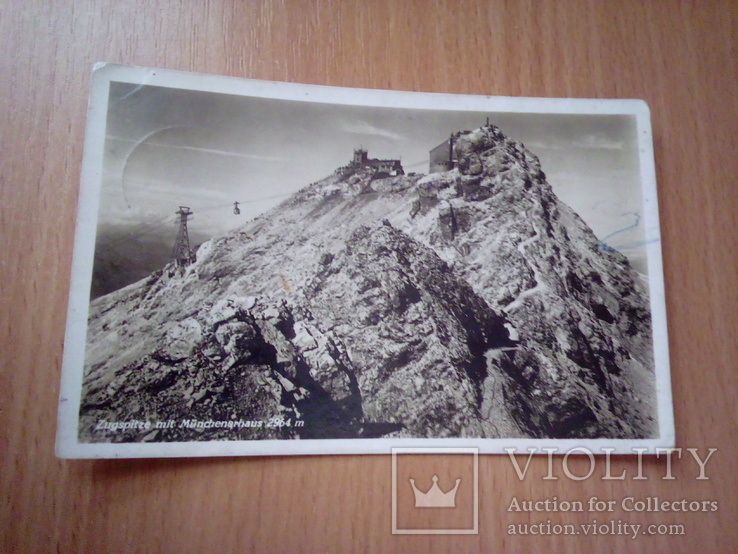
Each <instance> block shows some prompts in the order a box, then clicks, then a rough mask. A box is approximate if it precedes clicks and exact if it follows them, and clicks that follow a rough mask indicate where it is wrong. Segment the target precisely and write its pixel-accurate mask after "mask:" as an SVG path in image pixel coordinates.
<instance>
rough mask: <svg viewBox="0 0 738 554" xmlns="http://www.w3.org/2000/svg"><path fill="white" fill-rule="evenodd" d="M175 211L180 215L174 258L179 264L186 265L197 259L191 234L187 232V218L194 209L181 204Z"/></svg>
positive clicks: (173, 251) (173, 252)
mask: <svg viewBox="0 0 738 554" xmlns="http://www.w3.org/2000/svg"><path fill="white" fill-rule="evenodd" d="M175 213H176V214H177V215H178V216H179V231H178V232H177V240H176V241H175V243H174V248H173V249H172V260H173V261H175V262H177V265H178V266H180V267H184V266H186V265H189V264H191V263H192V262H194V261H195V253H194V252H193V251H192V249H191V248H190V236H189V233H188V232H187V220H188V219H189V218H190V216H192V210H190V209H189V208H188V207H187V206H180V207H179V211H177V212H175Z"/></svg>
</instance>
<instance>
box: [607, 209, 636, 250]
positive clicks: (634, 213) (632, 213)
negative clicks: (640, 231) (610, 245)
mask: <svg viewBox="0 0 738 554" xmlns="http://www.w3.org/2000/svg"><path fill="white" fill-rule="evenodd" d="M626 215H632V216H634V217H635V223H633V224H632V225H628V226H627V227H623V228H622V229H618V230H617V231H615V232H614V233H610V234H609V235H607V236H606V237H605V238H603V239H602V241H601V242H603V243H604V242H605V241H606V240H608V239H609V238H612V237H614V236H615V235H619V234H620V233H624V232H625V231H629V230H630V229H635V228H636V227H638V225H639V224H640V223H641V216H640V214H639V213H638V212H625V213H624V214H620V216H621V217H622V216H626Z"/></svg>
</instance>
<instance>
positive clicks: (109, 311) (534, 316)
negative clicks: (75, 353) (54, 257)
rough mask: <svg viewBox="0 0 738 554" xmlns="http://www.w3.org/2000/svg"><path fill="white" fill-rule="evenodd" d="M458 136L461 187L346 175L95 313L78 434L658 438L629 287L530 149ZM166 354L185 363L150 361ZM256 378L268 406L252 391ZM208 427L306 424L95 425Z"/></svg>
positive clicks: (359, 171) (451, 177)
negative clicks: (185, 421) (184, 421)
mask: <svg viewBox="0 0 738 554" xmlns="http://www.w3.org/2000/svg"><path fill="white" fill-rule="evenodd" d="M455 137H456V139H455V147H454V153H455V158H456V159H457V167H456V168H454V169H453V170H451V171H448V172H445V173H437V174H431V175H427V176H423V175H409V176H405V175H400V176H395V177H384V178H380V179H375V178H374V172H373V171H372V170H371V169H370V168H362V167H359V166H355V165H348V166H344V167H342V168H339V169H337V170H336V171H335V172H334V173H333V174H332V175H330V176H328V177H327V178H325V179H323V180H321V181H318V182H316V183H313V184H311V185H309V186H307V187H305V188H304V189H302V190H301V191H299V192H297V193H296V194H295V195H293V196H292V197H290V198H288V199H286V200H285V201H283V202H282V203H281V204H279V205H278V206H276V207H275V208H273V209H272V210H270V211H269V212H267V213H266V214H264V215H262V216H260V217H258V218H256V219H255V220H253V221H251V222H249V223H247V224H246V225H244V226H243V227H241V228H240V229H238V230H236V231H233V232H230V233H228V234H226V235H224V236H222V237H218V238H215V239H212V240H210V241H208V242H206V243H204V244H203V245H202V246H201V247H200V250H199V251H198V256H197V257H198V259H197V262H196V263H195V264H193V265H192V266H189V267H188V268H186V270H185V271H184V273H183V274H180V273H178V272H177V271H175V270H174V268H173V267H168V268H165V270H163V271H161V272H158V273H156V274H154V275H152V276H150V277H149V278H147V279H145V280H142V281H140V282H138V283H135V284H133V285H130V286H129V287H126V288H125V289H122V290H120V291H117V292H114V293H111V294H109V295H107V296H105V297H102V298H100V299H97V300H95V301H94V302H93V303H92V304H91V312H90V331H89V339H88V355H87V363H86V370H85V379H84V391H83V397H84V402H83V407H82V409H81V424H80V433H81V436H82V437H83V438H84V439H85V440H91V441H97V440H101V441H110V440H113V441H118V440H124V441H125V440H144V439H145V440H182V438H183V437H185V438H186V437H190V439H189V440H198V439H199V438H204V437H207V438H228V439H233V438H292V437H297V436H300V437H303V438H318V437H352V436H367V437H368V436H407V437H421V436H429V437H430V436H437V437H442V436H457V437H460V436H476V437H500V436H528V437H547V436H550V437H562V438H563V437H613V438H642V437H647V436H652V435H653V433H654V432H655V419H654V418H655V394H654V384H653V381H654V377H653V359H652V353H651V344H650V341H651V334H650V316H649V311H648V302H647V291H645V290H644V288H643V286H642V284H641V283H640V282H639V280H638V279H637V275H636V273H635V271H634V270H633V269H632V268H631V267H630V264H629V263H628V261H627V259H626V258H625V257H624V256H622V255H621V254H620V253H618V252H615V251H611V250H609V249H605V248H602V246H601V244H600V243H599V241H598V240H597V238H596V237H595V236H594V234H593V233H592V231H591V230H590V229H589V227H588V226H587V225H586V224H585V223H584V222H583V221H582V220H581V218H579V216H577V215H576V214H575V213H574V212H573V211H572V210H571V209H570V208H568V207H567V206H566V205H564V204H563V203H561V202H560V201H559V200H558V199H557V198H556V195H555V194H554V193H553V191H552V189H551V187H550V185H548V183H547V182H546V176H545V173H544V172H543V170H542V169H541V166H540V162H539V161H538V158H537V157H536V156H535V155H534V154H532V153H531V152H530V151H529V150H527V149H526V148H525V147H524V146H523V145H522V144H520V143H517V142H516V141H514V140H512V139H510V138H508V137H506V136H505V135H504V134H502V132H501V131H500V130H499V129H498V128H497V127H495V126H494V125H488V126H485V127H482V128H480V129H476V130H474V131H466V132H460V133H457V134H456V135H455ZM326 291H329V292H326ZM460 291H463V292H460ZM224 302H225V303H226V304H227V303H229V302H230V305H231V306H232V309H233V310H234V312H233V314H231V315H230V316H229V317H225V316H224V314H222V313H220V312H219V309H216V306H220V305H221V304H222V303H224ZM213 310H215V312H217V313H219V314H220V315H218V316H214V315H213ZM229 313H230V312H229ZM239 314H240V315H239ZM221 316H223V317H225V319H218V318H219V317H221ZM214 318H215V319H214ZM183 322H187V323H186V324H185V323H183ZM197 328H199V329H200V331H198V332H196V331H194V329H197ZM213 329H216V330H215V331H214V330H213ZM228 329H230V331H228V333H226V330H228ZM172 333H174V334H175V335H176V336H175V337H172V336H171V334H172ZM182 337H185V338H182ZM259 337H260V338H259ZM316 337H317V338H316ZM175 339H176V340H175ZM178 341H179V342H178ZM178 343H183V344H184V346H183V349H182V352H180V354H182V353H184V354H186V355H185V356H184V357H176V356H175V357H172V356H171V355H169V354H167V355H164V354H162V352H166V351H168V350H171V344H178ZM167 345H170V346H167ZM257 346H258V347H257ZM260 349H261V351H262V353H261V354H259V353H258V352H259V351H260ZM265 353H266V354H265ZM267 354H268V355H267ZM157 356H158V357H157ZM224 360H225V361H224ZM229 364H230V365H229ZM226 366H227V368H226V369H225V370H224V369H223V368H224V367H226ZM171 368H174V369H171ZM238 372H240V373H238ZM174 373H176V375H175V376H174V377H169V378H168V379H169V381H166V382H165V383H164V384H165V385H167V383H168V386H164V385H161V387H162V388H159V389H157V390H158V391H159V392H158V393H157V394H161V391H169V392H170V393H171V394H170V395H169V398H168V400H167V402H168V403H165V404H162V403H161V402H159V400H161V399H160V398H159V399H157V398H156V396H154V395H151V394H149V393H145V392H142V391H145V390H149V389H146V387H150V386H151V385H150V383H149V384H147V383H148V381H146V380H145V379H144V376H142V375H149V376H151V379H153V380H154V381H156V379H158V378H159V377H161V375H164V374H166V375H173V374H174ZM241 373H242V374H243V375H241ZM185 374H186V375H185ZM236 374H238V375H240V377H239V378H236ZM211 375H220V377H219V378H220V379H221V381H222V382H223V383H226V384H227V383H230V385H228V386H226V385H224V384H223V383H221V384H217V383H218V381H217V379H215V378H212V377H210V376H211ZM257 377H258V379H257ZM214 379H215V380H214ZM254 379H257V381H258V382H260V383H262V385H260V387H261V388H260V389H259V390H260V391H261V392H259V393H256V392H254V393H253V394H250V395H249V394H245V393H244V392H243V391H244V390H247V389H248V387H247V385H246V384H247V383H251V385H254V382H252V381H253V380H254ZM156 382H158V381H156ZM186 383H189V384H186ZM185 384H186V385H185ZM229 387H230V388H229ZM155 388H156V387H155ZM256 388H259V387H255V389H256ZM190 389H192V390H190ZM255 389H254V390H255ZM249 390H250V389H249ZM203 391H204V393H203ZM239 391H241V392H239ZM264 391H271V392H269V394H270V395H271V396H269V395H268V394H266V393H265V392H264ZM295 391H297V392H295ZM300 391H302V392H300ZM200 393H203V396H202V397H201V398H200V399H196V400H194V401H193V400H192V398H193V397H195V396H197V395H199V394H200ZM244 394H245V396H247V397H249V398H250V399H251V400H253V402H251V403H249V402H248V401H247V400H248V398H247V399H244V398H243V397H244ZM129 397H131V398H132V397H136V398H137V399H138V400H139V402H140V406H134V407H135V408H136V409H131V406H130V404H126V401H124V399H126V398H129ZM207 398H217V399H218V401H217V402H218V407H217V409H216V408H215V407H213V406H209V407H208V408H207V409H205V407H203V406H202V405H201V402H203V401H204V400H202V399H207ZM255 399H256V400H255ZM257 400H258V401H257ZM244 402H245V404H244ZM200 408H202V410H201V411H202V413H203V414H206V413H210V414H211V415H212V414H213V413H215V412H217V413H220V412H221V411H222V415H221V416H219V417H224V418H226V419H229V418H236V417H238V418H240V417H244V418H264V417H277V416H279V417H290V418H293V419H299V418H305V417H307V419H305V421H306V424H305V427H304V428H302V429H300V430H299V431H298V430H296V429H280V430H278V431H277V432H272V431H268V432H267V430H265V429H261V430H259V429H257V430H253V429H247V430H239V431H238V432H237V433H232V432H225V431H222V432H221V431H214V432H210V433H205V435H203V434H202V433H200V432H197V433H188V432H189V430H186V431H188V432H185V431H183V430H179V431H177V432H176V433H175V432H166V431H162V432H156V433H154V434H153V435H152V434H151V433H148V434H142V433H141V432H133V431H132V432H128V433H120V432H119V433H116V434H112V433H100V432H97V433H96V432H95V431H94V429H93V428H92V424H93V423H94V421H96V420H97V419H99V418H100V417H102V416H103V415H104V414H105V413H108V414H110V413H112V414H115V415H116V417H118V416H123V415H125V416H126V417H133V416H134V415H136V416H137V417H140V418H144V419H145V418H151V419H162V418H163V417H164V416H166V417H167V418H177V417H179V418H181V417H184V416H185V415H186V414H188V413H194V412H197V410H198V409H200ZM193 410H194V412H193ZM213 410H215V412H214V411H213ZM490 414H492V416H490ZM490 417H492V419H493V420H490Z"/></svg>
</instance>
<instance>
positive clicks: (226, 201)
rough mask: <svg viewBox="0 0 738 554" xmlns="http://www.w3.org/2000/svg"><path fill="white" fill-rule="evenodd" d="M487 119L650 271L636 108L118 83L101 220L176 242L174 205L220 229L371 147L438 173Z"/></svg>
mask: <svg viewBox="0 0 738 554" xmlns="http://www.w3.org/2000/svg"><path fill="white" fill-rule="evenodd" d="M487 117H489V118H490V121H491V122H492V123H494V124H496V125H498V126H499V127H500V128H501V130H502V131H503V132H504V133H505V134H507V135H508V136H510V137H512V138H514V139H516V140H519V141H522V142H523V143H525V145H526V146H527V147H528V148H529V149H530V150H532V151H533V152H534V153H535V154H536V155H538V157H539V158H540V159H541V163H542V166H543V170H544V171H545V172H546V175H547V176H548V181H549V183H551V185H552V187H553V188H554V191H555V192H556V194H557V195H558V196H559V198H560V199H561V200H563V201H564V202H566V203H567V204H569V205H570V206H571V207H572V208H574V210H575V211H577V213H579V215H580V216H581V217H582V218H583V219H584V220H585V221H586V222H587V223H588V224H589V225H590V227H591V228H592V229H593V231H594V232H595V234H596V235H597V236H598V237H599V238H600V239H601V240H602V241H603V242H605V243H607V244H608V245H610V246H612V247H614V248H617V249H619V250H621V251H622V252H623V253H624V254H626V255H627V256H629V257H630V258H631V260H632V261H633V263H634V264H635V266H636V267H637V268H639V269H640V270H641V271H643V272H644V273H645V251H644V248H643V246H642V243H643V240H644V236H643V225H642V222H641V213H642V207H641V195H640V173H639V167H638V148H637V140H636V124H635V118H634V117H633V116H621V115H556V114H519V113H480V112H461V111H438V110H409V109H396V108H375V107H365V106H345V105H342V106H336V105H330V104H321V103H315V102H296V101H286V100H273V99H264V98H254V97H243V96H233V95H227V94H216V93H211V92H199V91H191V90H182V89H172V88H163V87H153V86H141V85H132V84H128V83H112V84H111V89H110V99H109V111H108V120H107V130H106V144H105V146H106V149H105V150H106V151H105V160H104V171H103V183H102V185H103V187H102V196H101V207H100V224H101V225H125V226H128V227H130V226H135V228H136V229H140V231H138V232H151V233H168V234H171V235H172V241H173V240H174V236H175V234H176V227H175V225H174V220H175V216H174V212H175V211H176V210H177V208H178V206H180V205H186V206H189V207H191V208H192V210H193V211H194V212H195V217H194V219H193V221H192V222H191V229H192V230H193V232H195V233H197V234H200V235H207V236H212V235H215V234H219V233H222V232H224V231H227V230H228V229H231V228H233V227H237V226H239V225H241V224H243V223H244V222H246V221H247V220H248V219H250V218H252V217H255V216H257V215H259V214H260V213H262V212H264V211H266V210H267V209H269V208H271V207H272V206H274V205H276V204H277V203H279V202H280V201H281V200H283V199H284V198H285V197H286V196H288V195H289V194H291V193H292V192H294V191H296V190H298V189H300V188H302V187H304V186H306V185H308V184H309V183H311V182H314V181H317V180H319V179H321V178H323V177H326V176H327V175H329V174H330V173H331V172H333V170H334V169H336V167H338V166H341V165H345V164H346V163H347V162H348V161H349V160H350V159H351V157H352V154H353V148H354V147H357V146H359V145H363V146H364V147H365V148H367V149H368V150H369V155H370V157H377V158H399V159H401V160H402V163H403V166H404V167H405V171H406V172H410V171H416V172H419V173H421V172H422V173H426V172H427V171H428V151H429V150H430V149H431V148H433V147H434V146H436V145H437V144H439V143H440V142H442V141H443V140H445V138H446V137H448V135H449V134H450V133H451V132H454V131H457V130H463V129H473V128H476V127H479V126H481V125H483V124H484V122H485V119H486V118H487ZM236 201H238V202H240V203H241V206H240V208H241V211H242V213H241V215H239V216H236V215H234V214H233V213H232V210H233V202H236Z"/></svg>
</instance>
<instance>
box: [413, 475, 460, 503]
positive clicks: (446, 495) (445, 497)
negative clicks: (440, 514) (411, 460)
mask: <svg viewBox="0 0 738 554" xmlns="http://www.w3.org/2000/svg"><path fill="white" fill-rule="evenodd" d="M459 483H461V479H460V478H459V479H456V484H455V485H454V488H453V489H451V490H450V491H448V492H443V491H442V490H441V488H440V487H439V486H438V476H437V475H434V476H433V485H431V488H430V489H428V492H422V491H419V490H418V488H417V487H416V486H415V479H410V485H411V486H412V487H413V492H414V493H415V507H416V508H455V507H456V491H457V489H458V488H459Z"/></svg>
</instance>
